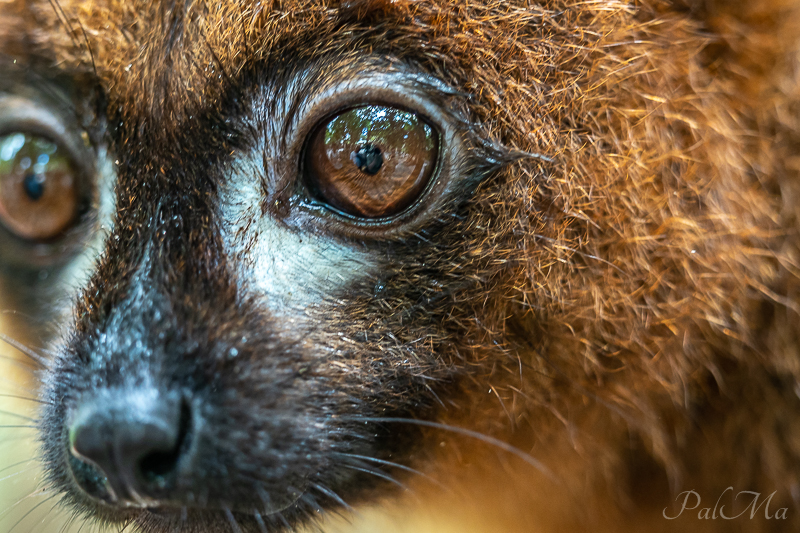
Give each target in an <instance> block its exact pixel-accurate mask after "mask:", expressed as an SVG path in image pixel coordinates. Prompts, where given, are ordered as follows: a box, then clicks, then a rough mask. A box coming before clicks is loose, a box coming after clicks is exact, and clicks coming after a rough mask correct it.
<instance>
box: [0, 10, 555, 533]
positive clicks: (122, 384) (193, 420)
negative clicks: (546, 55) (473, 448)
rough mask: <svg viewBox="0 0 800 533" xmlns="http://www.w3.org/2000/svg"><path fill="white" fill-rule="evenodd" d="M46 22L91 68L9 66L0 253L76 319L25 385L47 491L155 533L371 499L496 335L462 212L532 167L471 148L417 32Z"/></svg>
mask: <svg viewBox="0 0 800 533" xmlns="http://www.w3.org/2000/svg"><path fill="white" fill-rule="evenodd" d="M111 4H113V3H111ZM431 7H433V6H429V8H431ZM62 8H63V9H64V10H65V13H66V15H65V16H66V18H67V19H68V20H70V21H72V23H74V24H78V23H80V24H81V26H83V27H84V28H85V30H86V31H87V33H86V36H87V40H85V41H83V40H80V41H79V42H78V43H77V45H73V43H67V44H66V45H65V44H64V43H60V42H59V43H53V42H45V43H39V44H40V46H41V48H38V47H37V49H36V53H38V54H42V55H43V56H44V58H38V57H36V58H35V59H36V60H37V61H40V62H42V63H43V64H45V65H47V68H44V69H40V70H37V68H36V63H35V61H34V57H35V54H34V55H33V56H34V57H31V58H26V59H27V61H26V62H25V68H22V67H21V66H20V65H18V64H14V62H13V60H11V59H7V60H4V64H3V70H4V72H6V73H10V74H11V79H12V81H11V82H10V83H7V87H4V90H5V93H4V95H3V100H2V101H0V105H2V106H3V109H4V110H6V115H4V116H3V120H4V122H3V131H2V132H1V133H2V138H1V140H0V142H2V145H0V146H1V148H0V150H2V154H3V155H2V160H3V163H2V165H3V167H2V172H3V196H2V204H0V205H2V207H1V208H0V213H1V214H2V217H3V222H4V224H5V230H4V231H5V234H4V237H3V238H4V239H6V240H7V241H13V242H14V245H15V246H18V247H20V248H21V249H23V251H24V253H29V254H30V255H35V254H38V255H37V259H38V261H39V264H36V265H35V268H43V267H42V264H41V263H43V262H44V263H47V262H48V261H49V263H47V264H45V265H44V268H51V269H54V270H55V271H56V274H55V276H56V277H58V276H61V280H60V281H59V283H61V284H62V286H64V285H67V286H74V287H75V290H76V292H77V298H75V299H74V306H73V309H72V318H71V319H65V324H64V332H63V335H62V336H61V340H60V341H59V342H57V344H56V345H55V348H54V351H55V352H56V355H55V357H54V359H53V360H52V362H51V363H50V364H49V368H48V370H47V371H46V372H45V374H44V392H43V399H44V401H45V402H46V408H45V410H44V413H43V416H42V422H41V435H42V447H43V454H44V458H45V463H46V469H47V473H48V477H49V479H50V481H51V482H52V484H53V485H54V486H55V487H57V488H58V490H61V491H63V492H64V493H65V495H66V499H67V501H68V502H69V503H71V504H73V505H74V506H76V507H77V508H78V509H80V510H81V511H84V512H86V513H88V514H90V515H94V516H95V517H97V518H98V519H100V520H101V521H107V522H111V523H126V522H129V521H135V522H136V523H138V524H139V525H140V526H142V527H143V528H144V530H145V531H150V532H158V533H161V532H164V533H166V532H168V531H174V530H175V528H178V530H180V531H196V530H198V529H199V528H201V524H202V531H218V530H219V531H223V530H224V531H227V530H228V528H230V527H231V524H232V523H235V524H237V527H241V528H243V529H244V530H248V531H250V530H252V531H256V530H259V529H258V528H259V527H260V528H262V529H261V530H263V528H264V527H267V528H268V529H270V530H271V529H272V528H273V527H274V528H280V527H282V525H283V524H287V523H293V522H295V521H297V520H300V519H304V518H305V517H306V516H307V515H309V514H312V513H311V512H312V511H316V510H317V509H318V508H320V507H322V508H328V507H338V506H339V505H340V502H343V501H346V502H349V503H352V502H354V501H357V500H358V499H359V498H360V497H361V496H362V495H364V494H365V493H367V491H372V490H374V488H375V486H376V485H386V484H387V482H386V481H385V480H383V479H382V477H385V476H381V475H380V473H379V471H378V470H376V469H375V468H374V467H375V463H374V462H370V461H371V460H372V461H374V460H390V459H391V460H392V461H398V462H399V463H401V464H403V463H407V462H409V460H410V458H411V457H412V456H413V454H414V453H416V451H417V449H418V448H417V446H416V442H415V441H416V440H417V434H418V432H415V431H414V429H413V427H412V428H411V429H409V426H400V427H398V425H397V423H395V424H392V420H391V419H401V418H402V419H416V418H421V419H431V418H432V417H433V416H434V413H435V411H436V410H437V409H440V408H441V405H439V402H441V400H440V399H439V397H438V396H437V392H438V394H442V391H445V390H446V389H447V388H448V387H449V388H452V387H454V385H455V384H456V383H457V381H458V380H457V379H456V376H457V375H458V374H459V373H462V372H464V370H465V368H466V367H467V365H468V364H469V362H475V364H476V365H477V361H478V360H479V358H482V357H486V352H485V351H481V350H478V351H476V350H475V349H474V347H473V346H471V345H472V344H482V342H483V341H482V340H481V339H480V338H479V337H476V336H475V331H479V330H480V328H482V327H486V326H487V325H489V324H494V323H496V320H497V318H496V316H494V315H496V314H498V313H499V311H498V310H497V309H495V308H494V307H493V306H490V307H488V308H487V311H486V312H480V313H479V314H476V312H477V310H478V309H480V308H481V307H482V306H484V305H486V302H485V300H486V297H487V295H490V293H489V292H488V290H489V287H491V286H492V285H495V284H497V283H499V281H498V278H502V277H503V276H507V274H508V273H511V272H513V271H514V269H515V268H516V267H515V265H513V264H493V263H494V262H495V261H498V260H501V259H502V256H501V255H500V254H497V255H495V254H492V253H487V250H486V249H485V247H487V246H488V247H508V246H509V245H511V246H513V244H510V243H509V242H508V241H507V239H505V240H504V239H496V238H494V237H493V229H492V224H494V223H497V222H496V220H495V221H493V219H494V218H495V217H492V215H491V213H490V212H489V211H488V209H487V208H488V206H489V202H487V201H486V200H484V205H480V203H479V202H476V198H477V193H476V190H477V189H479V188H480V187H482V186H483V187H485V186H486V183H487V182H489V181H491V180H494V181H495V182H496V181H497V180H498V179H500V176H502V175H503V174H502V172H503V171H502V169H503V167H504V166H506V165H509V164H511V163H512V162H513V161H517V160H525V159H528V160H529V163H526V168H527V169H537V168H538V165H539V164H540V163H541V161H543V159H536V160H534V159H530V158H531V157H533V156H532V155H530V154H526V153H523V152H522V151H521V150H518V149H512V148H509V147H506V146H504V145H503V144H502V142H501V140H500V139H497V138H495V137H493V136H492V134H491V133H490V131H488V130H486V129H485V128H482V126H481V117H480V116H478V115H477V114H476V113H475V111H474V110H473V109H472V107H471V106H476V105H478V102H477V101H476V100H475V99H476V98H477V96H476V94H475V93H476V91H475V90H474V89H473V90H470V91H469V92H464V89H465V88H464V87H463V86H462V85H461V84H457V83H454V82H455V81H456V78H454V75H455V74H459V75H460V77H461V80H462V82H463V81H466V80H467V78H466V77H465V73H464V72H461V71H460V70H456V69H451V68H450V67H449V66H448V65H447V64H446V62H443V60H442V59H441V58H440V59H437V58H436V57H432V56H429V52H428V51H427V47H428V45H429V43H430V41H431V39H432V35H430V34H428V33H426V32H424V31H421V30H423V29H424V28H422V27H420V28H419V29H416V23H415V21H414V20H415V17H416V16H421V15H423V13H422V12H419V13H418V14H415V13H414V12H413V10H411V9H412V8H411V6H409V5H404V4H401V5H396V6H395V5H392V4H390V3H386V4H383V3H376V4H372V3H366V4H363V5H362V4H354V5H352V6H340V5H330V6H327V5H324V4H318V3H316V2H313V3H312V2H309V3H303V2H296V3H292V4H290V5H287V6H284V7H283V8H281V7H280V6H279V5H277V4H276V5H275V6H272V7H268V6H265V5H261V4H253V5H250V4H247V3H241V4H239V3H232V4H230V5H226V6H223V7H222V9H221V11H219V12H218V8H217V6H216V5H212V4H208V5H206V4H203V3H193V4H191V5H189V4H187V5H175V6H170V7H169V9H167V7H166V6H164V5H160V4H155V5H152V6H151V5H147V4H142V5H140V6H138V7H137V8H136V9H134V10H132V11H131V12H130V13H127V14H126V15H124V17H123V18H124V20H119V19H118V18H113V17H112V16H111V15H110V14H109V13H106V10H112V9H117V8H121V6H116V5H105V4H94V5H93V6H92V7H91V10H92V11H91V12H89V11H86V12H82V11H81V9H82V7H81V5H80V4H79V3H76V4H75V5H71V4H69V3H62ZM46 11H47V9H46V6H45V7H42V8H41V9H40V8H39V6H36V5H33V6H31V5H26V6H22V5H20V7H19V12H20V16H23V14H25V13H34V14H36V16H37V17H40V19H39V20H43V21H45V24H46V23H50V24H53V25H57V24H59V22H58V21H57V19H56V18H55V16H56V15H57V13H53V12H46ZM433 15H434V13H433V12H431V13H429V14H427V15H424V16H426V17H430V16H433ZM128 16H130V19H128V18H127V17H128ZM74 17H76V18H74ZM115 17H116V15H115ZM94 24H112V25H113V26H114V27H115V29H114V30H112V31H111V32H107V31H106V30H103V33H102V34H95V30H94V29H92V28H93V27H94V26H93V25H94ZM61 31H62V32H63V36H64V37H66V38H68V36H69V33H68V31H67V30H63V29H62V30H61ZM430 31H440V30H436V29H435V28H434V27H431V28H430V29H429V30H428V32H430ZM418 32H419V34H418ZM51 33H52V34H56V33H57V30H56V29H54V30H53V31H52V32H51ZM89 35H95V37H94V38H89V37H88V36H89ZM79 39H83V37H79ZM56 40H57V41H58V39H56ZM48 53H49V54H52V56H51V57H48V56H47V54H48ZM72 54H74V55H75V56H73V55H72ZM9 57H10V56H9ZM15 59H16V58H15ZM48 61H55V62H62V61H66V64H61V65H60V66H59V67H58V69H59V72H60V73H62V72H63V74H60V75H61V76H63V77H68V76H72V79H74V80H76V81H74V82H72V85H71V86H70V89H69V92H67V91H66V90H65V89H64V88H63V87H62V85H60V83H61V81H62V80H61V79H60V78H59V77H58V76H55V75H54V74H53V72H55V70H54V68H55V67H51V65H50V64H48ZM459 68H463V67H459ZM54 95H55V96H54ZM9 116H10V118H9ZM486 194H487V193H484V197H485V196H486ZM26 247H28V248H26ZM62 266H63V269H60V270H59V267H62ZM489 297H490V298H495V296H494V295H490V296H489ZM484 321H486V324H483V325H479V324H481V323H482V322H484ZM476 325H478V328H476ZM498 340H499V339H494V341H495V342H497V341H498ZM499 344H502V342H500V343H499ZM501 350H502V349H501V348H498V351H501ZM376 471H377V472H378V473H377V474H376V473H375V472H376Z"/></svg>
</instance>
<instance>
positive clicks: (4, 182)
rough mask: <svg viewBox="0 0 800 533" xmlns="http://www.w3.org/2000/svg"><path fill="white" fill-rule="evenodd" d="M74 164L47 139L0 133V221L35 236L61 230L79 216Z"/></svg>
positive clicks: (48, 236)
mask: <svg viewBox="0 0 800 533" xmlns="http://www.w3.org/2000/svg"><path fill="white" fill-rule="evenodd" d="M75 168H76V167H75V164H74V162H73V160H72V158H71V157H70V156H69V155H68V154H67V153H66V150H65V149H63V148H62V147H60V146H59V145H58V144H56V143H55V142H53V141H51V140H50V139H47V138H45V137H41V136H38V135H32V134H28V133H23V132H14V133H11V134H9V135H4V136H0V222H1V223H2V224H4V225H5V226H6V228H8V229H9V230H10V231H11V232H12V233H15V234H16V235H18V236H19V237H22V238H23V239H28V240H33V241H44V240H48V239H52V238H53V237H56V236H58V235H59V234H61V233H62V232H63V231H65V230H66V229H67V228H68V227H69V226H70V225H71V224H72V223H73V222H74V221H75V220H76V219H77V212H78V203H79V202H78V199H79V195H78V184H77V172H76V170H75Z"/></svg>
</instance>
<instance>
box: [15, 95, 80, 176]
mask: <svg viewBox="0 0 800 533" xmlns="http://www.w3.org/2000/svg"><path fill="white" fill-rule="evenodd" d="M15 131H24V132H26V133H30V134H33V135H39V136H42V137H47V138H50V139H52V140H53V141H54V142H56V143H57V144H59V145H60V146H63V147H64V148H65V149H66V150H67V151H68V152H69V154H70V155H71V156H72V157H74V158H75V161H76V162H77V163H78V164H79V165H80V167H81V168H80V169H79V170H81V171H82V172H86V171H87V170H88V169H87V167H88V166H89V165H88V164H87V163H88V161H87V159H88V155H89V154H87V147H86V145H85V141H84V138H83V137H82V136H81V135H80V134H79V133H78V132H77V131H71V130H69V129H68V128H67V126H66V125H65V121H64V120H63V119H62V118H61V117H59V116H58V115H57V114H56V113H55V112H54V111H52V110H51V109H49V108H48V106H47V105H43V104H39V103H37V102H34V101H32V100H30V99H28V98H25V97H21V96H15V95H3V94H0V135H5V134H7V133H11V132H15ZM79 139H80V141H79Z"/></svg>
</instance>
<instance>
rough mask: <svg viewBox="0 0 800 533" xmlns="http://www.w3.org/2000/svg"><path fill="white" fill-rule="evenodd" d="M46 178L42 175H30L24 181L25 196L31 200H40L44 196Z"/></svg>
mask: <svg viewBox="0 0 800 533" xmlns="http://www.w3.org/2000/svg"><path fill="white" fill-rule="evenodd" d="M44 182H45V177H44V176H42V175H41V174H28V175H27V176H25V179H24V180H22V187H23V188H24V189H25V194H27V195H28V197H29V198H30V199H31V200H34V201H36V200H38V199H39V198H41V197H42V195H43V194H44Z"/></svg>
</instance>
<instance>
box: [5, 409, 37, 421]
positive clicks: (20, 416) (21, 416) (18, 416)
mask: <svg viewBox="0 0 800 533" xmlns="http://www.w3.org/2000/svg"><path fill="white" fill-rule="evenodd" d="M0 415H6V416H13V417H15V418H21V419H22V420H25V421H27V422H36V419H35V418H32V417H30V416H28V415H21V414H19V413H15V412H13V411H7V410H5V409H0Z"/></svg>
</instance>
